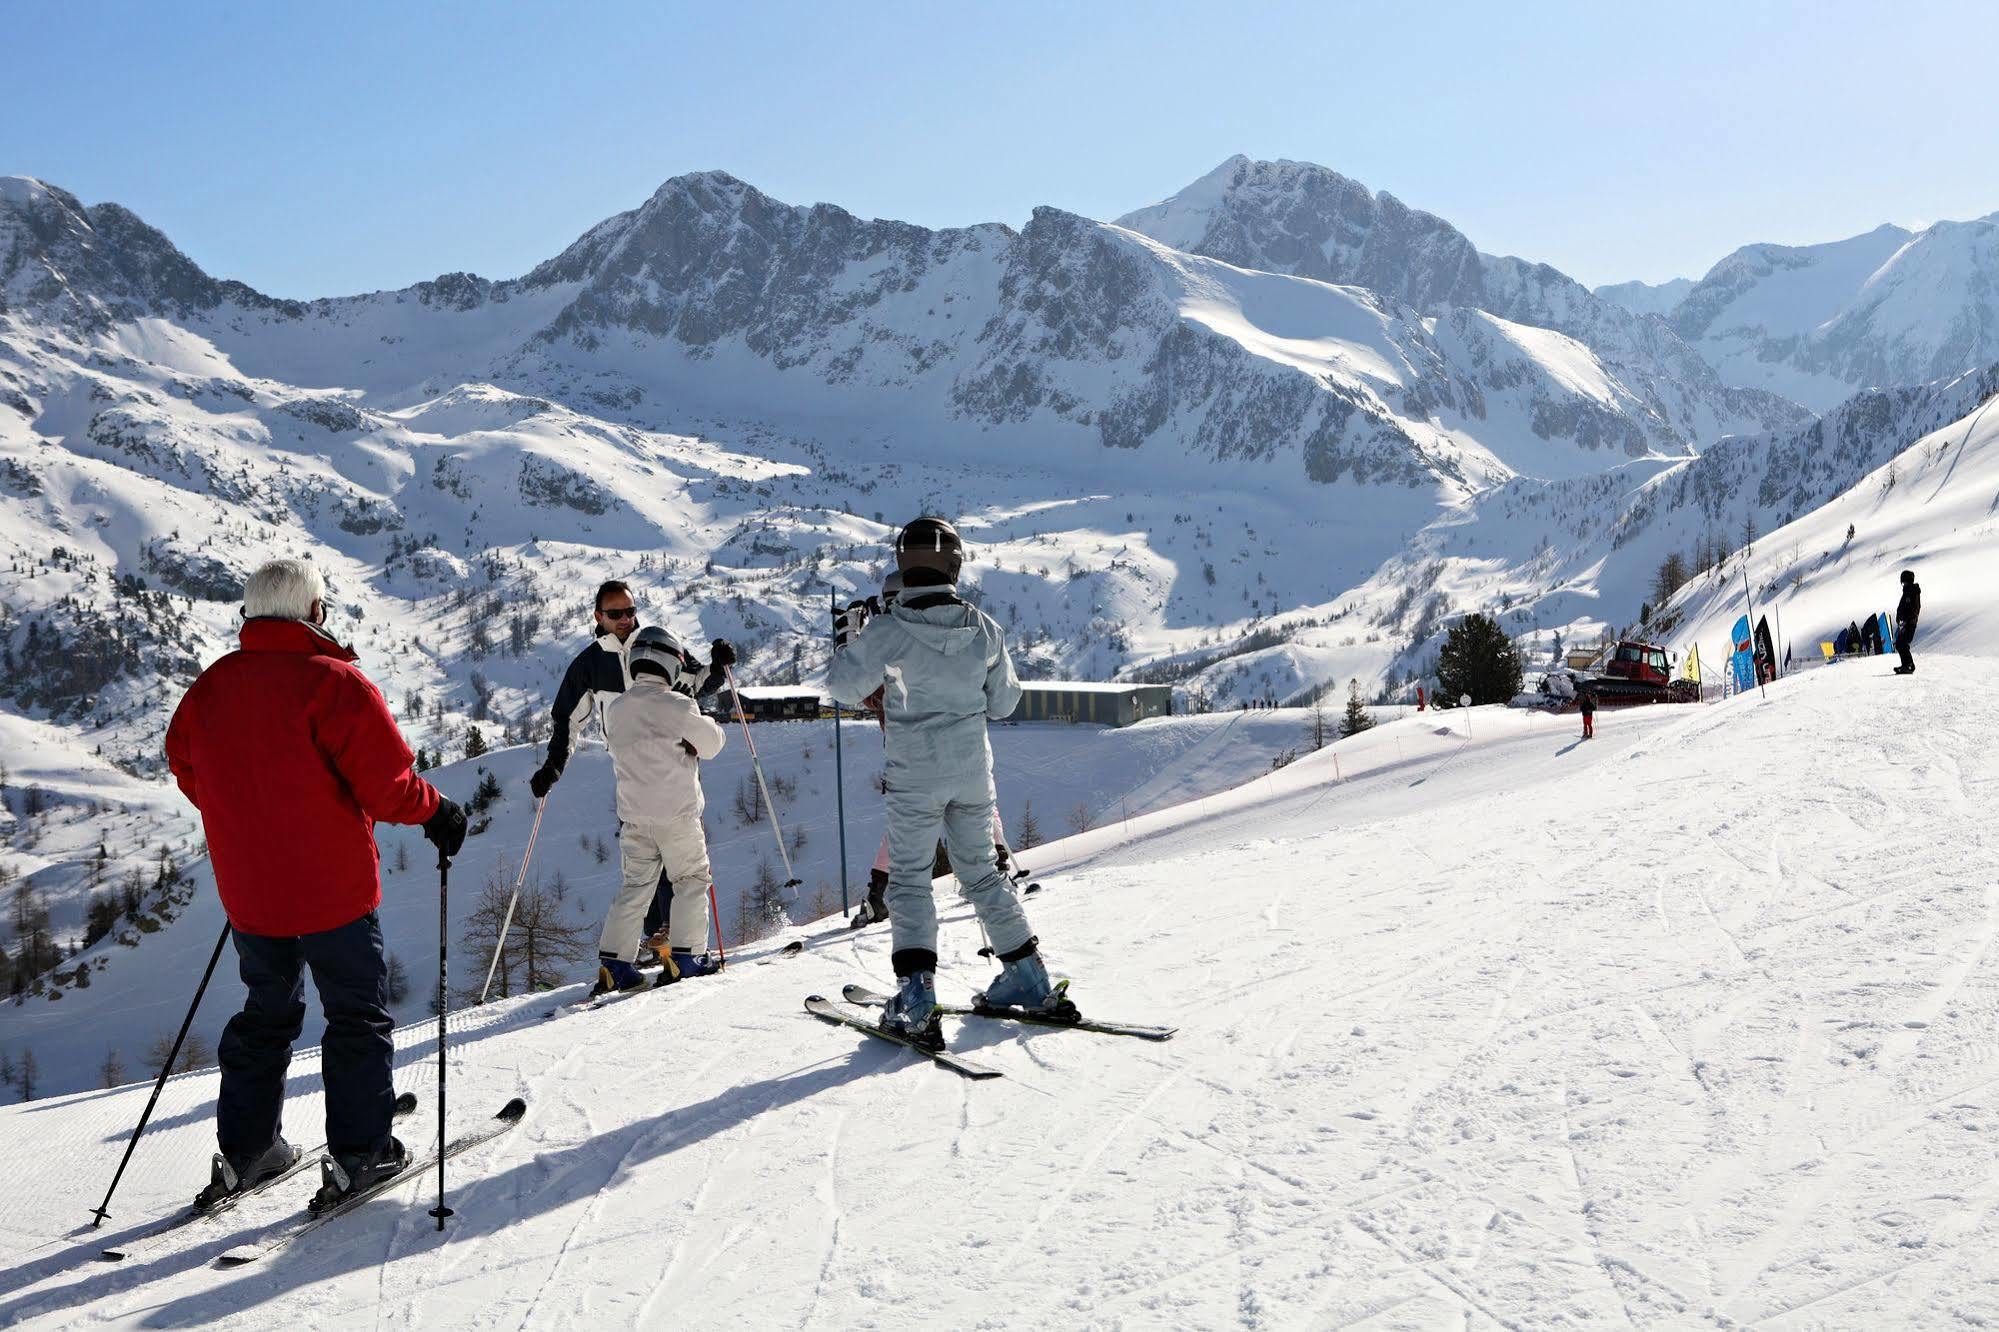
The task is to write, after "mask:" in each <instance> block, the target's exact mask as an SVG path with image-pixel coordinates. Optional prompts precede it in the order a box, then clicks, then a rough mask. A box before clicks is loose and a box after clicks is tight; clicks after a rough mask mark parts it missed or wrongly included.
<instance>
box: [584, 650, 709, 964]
mask: <svg viewBox="0 0 1999 1332" xmlns="http://www.w3.org/2000/svg"><path fill="white" fill-rule="evenodd" d="M604 738H605V741H606V742H607V743H608V744H609V746H610V750H611V767H612V770H613V771H614V772H615V773H616V774H617V779H618V820H619V822H620V824H621V825H622V827H621V829H620V831H619V833H618V850H619V858H620V860H621V861H622V862H623V869H624V883H623V885H622V886H620V888H619V889H618V895H617V897H616V899H615V900H613V901H612V903H611V909H610V911H609V913H607V914H606V916H605V918H604V934H603V937H602V939H601V940H600V941H599V942H598V945H597V947H598V949H599V950H600V951H601V952H605V953H610V954H611V955H613V956H615V957H621V958H624V959H625V960H626V961H627V962H631V961H635V960H637V958H638V952H639V933H640V927H641V926H642V925H643V924H644V922H645V914H646V906H647V904H648V903H650V902H651V901H652V896H653V891H654V890H655V889H656V888H658V886H659V876H660V871H661V870H662V869H664V870H665V871H666V876H667V877H668V878H669V879H671V880H673V909H672V911H671V912H670V913H669V917H668V923H667V941H668V943H669V944H670V945H671V946H672V947H674V948H685V949H689V950H692V951H694V952H699V951H701V950H702V949H703V948H705V947H707V943H708V902H707V894H708V882H709V869H708V838H707V835H706V834H705V833H704V832H703V831H702V829H701V808H702V799H701V762H700V760H702V759H710V758H714V757H715V756H716V755H717V754H719V753H721V752H722V744H723V742H724V740H725V739H726V737H725V736H724V735H723V732H722V728H721V727H720V726H719V725H717V724H716V723H715V721H714V720H713V719H712V718H709V717H704V716H702V715H701V710H700V708H699V707H697V706H696V705H695V702H694V700H693V699H691V698H689V697H688V696H687V695H685V694H683V693H680V692H678V691H677V690H675V689H673V688H671V687H670V686H669V685H668V684H667V683H666V681H665V680H662V679H660V678H659V677H658V676H656V675H649V674H640V675H635V676H633V677H632V683H631V687H630V688H628V689H626V690H625V692H624V693H622V694H620V695H618V696H617V697H616V698H614V699H612V700H611V701H610V702H609V703H608V704H606V705H605V707H604ZM690 750H691V751H692V752H690Z"/></svg>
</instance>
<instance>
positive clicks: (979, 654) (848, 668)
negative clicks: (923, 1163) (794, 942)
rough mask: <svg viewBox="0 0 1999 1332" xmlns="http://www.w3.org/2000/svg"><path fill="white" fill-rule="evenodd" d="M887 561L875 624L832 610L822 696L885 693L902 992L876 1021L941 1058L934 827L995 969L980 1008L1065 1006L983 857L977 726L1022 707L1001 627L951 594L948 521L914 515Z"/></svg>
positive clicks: (984, 806) (989, 786) (984, 746)
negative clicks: (893, 583) (889, 596)
mask: <svg viewBox="0 0 1999 1332" xmlns="http://www.w3.org/2000/svg"><path fill="white" fill-rule="evenodd" d="M895 552H896V566H897V568H898V569H900V570H901V573H902V576H903V582H904V588H903V593H902V596H901V598H900V599H898V600H897V601H896V603H895V604H894V605H892V606H889V607H887V608H886V609H885V610H884V611H883V613H882V614H880V615H877V616H874V617H872V618H870V616H869V614H868V607H867V604H866V603H865V602H855V603H853V604H852V605H850V606H849V607H848V608H847V609H846V610H845V611H843V612H841V613H840V615H839V616H838V619H837V622H836V626H835V638H834V642H835V646H834V649H833V662H832V666H831V667H830V669H829V670H828V672H827V688H828V690H829V692H831V694H832V695H833V697H834V699H835V700H836V701H838V702H841V703H845V704H847V705H848V706H850V707H853V706H857V705H859V704H860V703H861V702H862V701H863V700H864V699H866V698H867V697H868V696H869V695H870V694H872V693H874V692H875V690H876V689H878V688H882V687H883V686H884V685H886V692H885V693H884V696H883V714H884V717H885V719H886V736H885V741H884V747H885V748H886V750H887V777H888V793H887V805H888V840H889V897H890V899H891V908H890V920H891V923H892V924H893V926H894V930H895V937H894V953H893V962H894V965H895V974H896V976H897V978H898V979H899V980H900V982H901V985H900V988H899V989H898V990H897V992H896V994H895V996H894V998H892V999H891V1000H890V1001H889V1003H888V1005H887V1006H886V1008H884V1009H883V1012H882V1018H881V1025H882V1027H883V1028H884V1029H885V1030H888V1031H892V1032H895V1033H897V1034H899V1035H903V1036H906V1037H909V1038H911V1039H913V1040H915V1041H917V1042H919V1043H921V1044H923V1045H926V1046H929V1047H931V1048H933V1049H941V1048H942V1046H943V1043H944V1033H943V1027H942V1023H941V1022H940V1020H939V1018H938V1014H937V992H936V971H937V902H936V899H935V898H933V897H932V896H931V887H930V871H931V856H932V852H933V848H934V847H935V845H936V842H937V833H938V829H939V827H940V825H941V827H942V829H943V832H944V837H945V840H946V842H947V843H948V845H949V846H950V852H951V863H952V864H953V865H954V866H956V867H957V871H958V874H959V875H960V876H961V879H962V881H963V883H964V896H965V897H966V899H967V900H968V901H970V902H971V904H972V907H973V909H974V910H975V911H977V912H978V915H979V919H980V920H981V921H982V922H983V923H984V925H985V928H986V933H987V936H988V938H989V939H990V941H991V943H992V946H993V948H994V949H995V950H996V952H997V955H998V957H999V960H1000V962H1001V963H1002V964H1003V966H1004V970H1003V971H1002V972H1001V973H1000V975H999V976H998V977H997V978H995V980H994V982H993V983H992V985H991V986H990V987H988V988H987V989H986V991H985V992H984V993H983V994H981V995H979V996H978V1000H979V1002H981V1003H984V1004H987V1005H990V1006H993V1007H1020V1008H1026V1009H1035V1010H1041V1011H1050V1010H1055V1011H1061V1010H1062V1009H1063V1007H1064V1006H1065V1005H1066V1004H1067V1000H1066V999H1065V998H1064V996H1063V992H1062V987H1058V986H1056V985H1054V984H1053V983H1051V982H1050V980H1049V978H1048V970H1047V968H1046V967H1045V966H1043V965H1042V962H1041V958H1040V956H1039V954H1038V952H1037V941H1036V939H1035V936H1034V931H1033V930H1032V928H1031V927H1030V926H1029V925H1028V923H1027V916H1026V914H1025V913H1024V912H1022V910H1021V909H1020V902H1019V900H1018V899H1017V898H1016V897H1015V895H1014V892H1013V887H1012V885H1011V884H1009V883H1008V882H1007V881H1006V880H1005V879H1004V878H1002V877H1001V875H1000V873H999V871H998V869H997V868H996V867H995V864H994V857H993V853H992V849H991V848H992V834H991V829H992V819H993V760H992V749H991V746H990V745H989V744H988V743H987V740H986V725H987V722H988V720H989V719H992V720H996V719H998V718H1001V717H1005V716H1007V715H1008V714H1009V713H1011V712H1012V711H1013V709H1014V707H1015V705H1017V704H1018V703H1019V702H1020V681H1019V680H1018V679H1017V678H1016V677H1015V675H1014V671H1013V661H1012V659H1011V658H1010V657H1009V656H1008V655H1007V650H1006V634H1005V631H1004V630H1002V629H1001V628H1000V627H999V625H998V624H996V623H995V622H994V621H993V619H992V618H991V617H990V616H988V615H985V614H984V613H982V612H980V611H979V610H977V609H975V608H973V607H971V606H969V605H967V604H966V603H965V602H964V601H963V600H962V599H961V598H960V597H959V596H958V592H957V586H956V584H957V581H958V574H959V570H960V568H961V567H962V565H963V562H964V543H963V541H962V540H960V538H959V536H958V533H957V530H956V529H955V528H953V527H952V526H951V524H950V523H948V522H946V521H945V520H943V519H942V518H930V517H925V518H918V519H916V520H915V521H914V522H912V523H910V524H909V525H908V526H907V527H904V528H903V529H902V532H901V533H900V534H899V535H898V536H897V537H896V542H895ZM1070 1011H1073V1010H1070Z"/></svg>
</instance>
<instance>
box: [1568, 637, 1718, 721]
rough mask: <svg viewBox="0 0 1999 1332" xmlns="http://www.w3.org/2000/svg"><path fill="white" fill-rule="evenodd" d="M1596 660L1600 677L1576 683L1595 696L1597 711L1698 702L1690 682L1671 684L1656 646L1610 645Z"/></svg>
mask: <svg viewBox="0 0 1999 1332" xmlns="http://www.w3.org/2000/svg"><path fill="white" fill-rule="evenodd" d="M1600 660H1601V661H1602V663H1603V667H1602V672H1601V674H1598V675H1596V676H1593V677H1591V678H1590V679H1587V680H1584V681H1581V682H1579V683H1580V684H1581V686H1582V687H1583V688H1586V689H1588V690H1589V691H1590V692H1591V693H1593V694H1595V695H1596V702H1597V706H1598V707H1604V708H1617V707H1624V706H1626V705H1628V704H1632V703H1698V702H1700V697H1701V687H1700V686H1699V685H1697V684H1695V683H1694V682H1693V681H1692V680H1675V679H1674V678H1673V667H1672V663H1671V662H1670V660H1668V658H1667V656H1666V649H1664V648H1662V647H1660V646H1659V645H1658V644H1657V643H1640V642H1638V641H1637V640H1635V639H1623V640H1621V641H1619V642H1616V643H1613V644H1611V646H1610V647H1609V648H1608V649H1606V650H1605V652H1604V654H1603V656H1602V658H1600Z"/></svg>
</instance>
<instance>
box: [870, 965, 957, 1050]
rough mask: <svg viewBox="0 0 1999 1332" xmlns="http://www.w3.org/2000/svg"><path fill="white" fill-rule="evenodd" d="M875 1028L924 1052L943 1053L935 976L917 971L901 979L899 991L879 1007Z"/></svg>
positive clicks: (942, 1024)
mask: <svg viewBox="0 0 1999 1332" xmlns="http://www.w3.org/2000/svg"><path fill="white" fill-rule="evenodd" d="M876 1025H877V1026H879V1027H880V1028H881V1029H882V1030H883V1031H887V1032H893V1033H894V1034H896V1035H897V1036H900V1037H902V1038H904V1039H905V1040H907V1041H909V1042H911V1043H912V1044H915V1045H920V1046H922V1047H923V1048H924V1049H926V1050H941V1049H943V1048H944V1019H943V1018H942V1016H940V1015H939V1014H938V1012H937V978H936V975H935V973H933V972H928V971H918V972H912V973H911V974H910V975H907V976H904V977H903V978H902V988H901V989H899V990H897V991H896V992H895V994H894V995H893V996H892V997H891V998H890V999H889V1001H888V1003H887V1004H885V1005H884V1006H883V1007H882V1015H881V1021H880V1022H879V1023H877V1024H876Z"/></svg>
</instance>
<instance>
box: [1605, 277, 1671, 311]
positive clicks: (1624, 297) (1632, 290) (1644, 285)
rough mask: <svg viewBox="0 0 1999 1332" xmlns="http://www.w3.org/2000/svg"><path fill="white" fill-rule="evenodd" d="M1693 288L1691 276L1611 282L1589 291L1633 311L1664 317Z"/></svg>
mask: <svg viewBox="0 0 1999 1332" xmlns="http://www.w3.org/2000/svg"><path fill="white" fill-rule="evenodd" d="M1693 289H1694V280H1693V279H1692V278H1670V279H1668V280H1667V281H1665V282H1611V283H1606V284H1605V285H1603V286H1601V287H1592V288H1591V289H1590V290H1591V291H1592V292H1594V293H1595V294H1596V295H1597V296H1600V297H1602V298H1603V299H1604V300H1606V301H1609V302H1610V303H1611V304H1612V305H1621V306H1623V307H1624V308H1625V309H1627V310H1629V311H1631V313H1633V314H1650V315H1661V316H1665V315H1670V314H1672V313H1673V307H1674V306H1676V305H1678V304H1679V303H1680V302H1681V301H1682V300H1684V299H1685V298H1686V295H1687V293H1688V292H1690V291H1692V290H1693Z"/></svg>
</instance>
